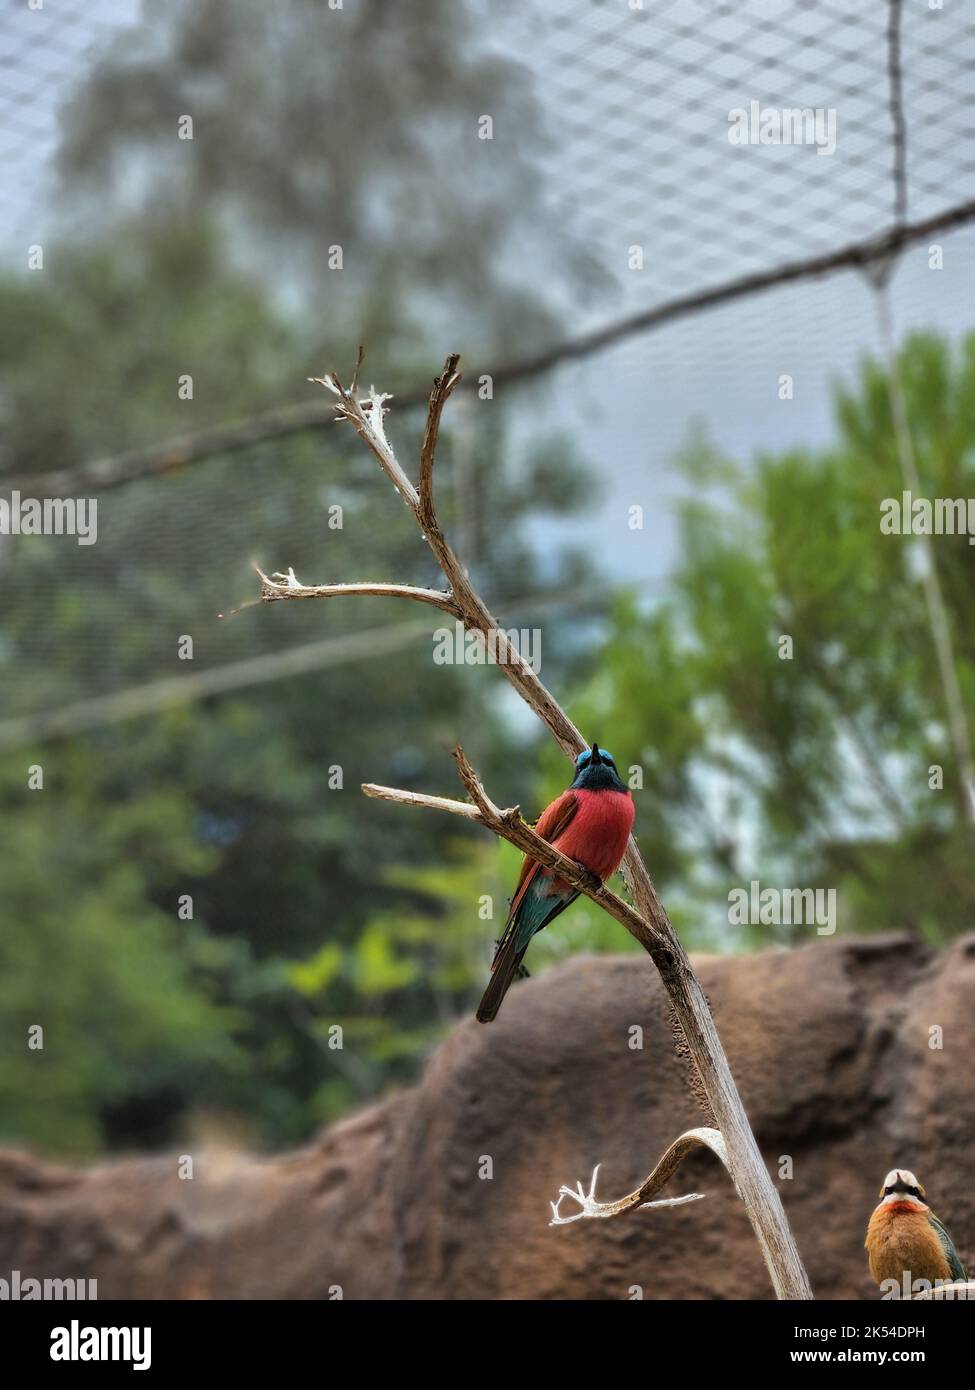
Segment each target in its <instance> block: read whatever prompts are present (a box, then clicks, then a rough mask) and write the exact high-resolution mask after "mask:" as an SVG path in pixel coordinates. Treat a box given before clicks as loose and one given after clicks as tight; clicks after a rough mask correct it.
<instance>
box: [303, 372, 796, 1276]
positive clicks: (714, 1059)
mask: <svg viewBox="0 0 975 1390" xmlns="http://www.w3.org/2000/svg"><path fill="white" fill-rule="evenodd" d="M457 360H458V359H457V357H456V355H455V354H451V355H450V356H449V357H448V358H447V360H446V362H445V364H444V371H443V373H442V374H441V376H440V377H438V378H437V380H436V382H435V384H434V389H433V393H432V394H431V397H430V402H429V409H428V418H427V431H426V434H425V436H424V438H425V442H427V459H426V461H425V463H424V464H423V473H424V478H425V481H424V494H425V495H424V501H423V506H422V509H421V505H420V495H419V493H418V492H417V490H416V489H415V488H414V487H413V484H412V483H411V482H410V481H409V479H408V478H407V477H406V475H405V474H404V472H403V470H402V468H401V467H400V465H399V463H398V461H397V459H396V456H395V454H394V453H393V450H392V448H391V446H390V444H389V441H388V440H387V439H386V435H385V429H384V426H383V418H384V416H385V413H386V406H385V402H386V401H387V400H388V399H389V397H388V396H385V395H381V394H378V393H377V392H376V391H375V389H371V390H370V393H369V396H368V397H367V398H366V399H365V400H364V401H360V400H359V398H358V395H357V393H356V392H354V391H346V390H345V389H344V388H343V387H342V386H341V384H340V383H339V382H338V380H337V379H336V378H335V377H334V376H325V377H322V378H319V380H320V381H321V383H322V385H324V386H325V387H326V388H327V389H328V390H330V391H332V392H333V393H334V394H335V395H337V396H338V397H339V405H338V406H337V407H336V409H337V411H338V414H339V418H341V419H347V420H349V421H350V422H351V423H352V425H353V426H354V428H355V429H356V430H357V431H358V433H359V434H360V435H361V436H362V438H363V440H364V441H365V443H366V444H367V446H368V447H369V449H370V450H371V452H372V453H373V455H374V456H375V457H376V459H377V460H378V462H379V464H380V467H381V468H382V469H383V471H384V472H385V473H386V475H387V477H388V478H389V479H390V481H391V482H392V484H393V486H394V487H395V488H396V490H397V492H399V494H400V496H401V497H402V498H403V499H404V501H405V502H406V503H407V505H408V506H409V507H410V508H411V509H412V511H413V514H414V516H415V517H416V520H417V523H418V525H419V526H420V528H421V530H422V532H423V535H424V537H425V539H426V541H427V544H428V545H429V547H430V549H431V551H432V552H433V555H434V557H435V558H436V560H437V563H438V564H439V566H440V568H441V570H442V571H443V574H444V577H445V578H446V580H447V585H448V593H449V596H450V601H451V602H452V603H453V604H454V605H456V609H457V612H458V614H459V620H460V621H461V622H462V623H463V624H464V627H465V628H466V629H467V630H468V631H469V632H477V633H480V634H481V635H482V636H483V637H485V639H488V640H490V641H491V642H492V643H493V645H494V649H495V652H496V664H497V665H498V667H499V669H500V670H501V671H502V673H503V674H504V676H505V677H506V678H507V680H509V681H510V683H511V684H512V685H513V686H514V688H515V689H516V690H517V691H518V693H519V694H520V695H521V697H522V698H523V699H524V700H525V702H526V703H527V704H528V705H529V706H530V708H531V709H533V710H534V711H535V713H536V714H537V715H538V717H539V719H541V720H542V722H543V723H544V724H545V726H546V727H547V728H548V730H549V732H550V733H551V734H552V737H553V738H554V739H555V741H556V742H557V743H558V745H559V747H560V748H561V749H562V751H563V752H564V753H566V754H567V755H568V756H569V757H570V758H574V757H575V756H576V755H577V754H578V753H580V752H582V750H583V749H584V748H587V747H589V745H590V742H591V740H589V739H586V738H584V737H583V736H582V733H581V732H580V730H579V729H577V728H576V726H575V724H573V722H572V720H571V719H569V717H568V715H567V714H566V713H565V711H564V710H563V709H562V707H561V706H560V705H559V703H558V701H557V700H556V699H555V698H554V696H553V695H552V694H551V693H550V691H549V690H547V689H546V687H545V686H544V685H543V684H542V682H541V680H540V679H539V677H538V675H537V674H536V672H535V671H534V670H533V669H532V667H531V666H530V665H529V663H528V662H527V661H525V660H524V658H523V657H522V656H521V654H520V652H519V651H518V650H517V648H516V646H515V645H514V644H513V643H512V642H511V641H510V639H509V638H508V637H507V635H506V634H505V632H504V630H503V628H502V627H501V625H500V624H499V623H498V622H497V621H496V620H495V619H494V617H493V616H492V614H491V612H490V610H489V609H488V607H487V605H486V604H485V603H484V601H483V600H482V599H481V597H480V595H479V594H478V593H477V592H476V590H475V589H474V588H473V586H472V584H471V583H470V580H469V578H468V575H467V572H466V570H465V569H464V567H463V565H462V564H461V562H460V561H459V559H458V558H457V556H456V555H455V553H454V551H453V549H452V548H451V546H450V545H449V544H448V542H447V540H446V538H445V536H444V534H443V531H442V530H441V527H440V524H439V521H438V520H437V515H436V509H435V506H434V498H433V487H432V474H433V454H434V451H435V445H436V438H437V431H438V427H439V421H440V415H441V412H442V409H443V403H444V401H445V400H446V396H447V395H448V394H449V389H448V388H452V385H453V382H454V380H455V377H456V365H457ZM299 587H300V586H299ZM321 587H322V588H323V589H325V590H328V589H331V588H333V587H334V586H329V585H324V586H321ZM387 592H388V590H387ZM431 592H435V591H431ZM309 596H310V595H309ZM327 596H328V594H327V593H325V594H323V595H322V597H327ZM407 596H409V595H407ZM469 790H471V788H470V787H469ZM481 791H482V792H483V788H482V789H481ZM371 794H373V795H375V794H382V793H380V792H377V791H376V790H375V789H374V790H373V792H372V793H371ZM386 794H387V795H389V796H391V797H392V798H393V799H396V793H395V792H390V791H389V789H386ZM433 800H434V799H431V798H428V799H424V800H415V801H413V802H412V803H411V804H414V805H430V804H432V803H433ZM441 809H449V807H441ZM494 810H495V811H497V808H494ZM465 814H468V816H470V813H469V812H466V813H465ZM478 814H479V816H480V817H481V818H483V817H484V815H485V811H484V809H483V808H481V809H480V810H479V813H478ZM498 815H499V816H500V817H502V818H503V816H504V815H505V813H502V812H498ZM470 818H471V819H473V817H470ZM519 820H520V817H519ZM484 823H485V824H487V823H488V822H487V821H485V822H484ZM504 824H505V828H506V829H508V830H510V831H511V832H512V833H515V829H516V827H515V826H514V824H513V823H508V822H504ZM522 825H523V823H522ZM491 828H492V829H494V828H495V827H494V826H492V827H491ZM527 828H528V827H524V829H527ZM498 833H501V831H500V830H498ZM517 833H519V834H522V833H523V831H522V830H521V829H519V830H518V832H517ZM550 849H551V847H550V846H549V850H550ZM532 852H533V853H535V854H537V856H538V858H539V859H540V861H541V862H544V861H543V860H542V854H543V851H542V849H541V847H540V846H538V845H536V846H535V849H534V851H532ZM576 869H577V870H578V866H576ZM622 871H623V876H624V878H625V879H626V881H627V883H628V884H629V887H630V890H631V892H632V894H633V899H634V903H635V914H634V915H635V918H636V921H637V922H639V930H640V934H639V936H638V939H639V940H640V941H641V944H642V945H643V946H644V948H645V950H646V951H647V952H648V953H649V955H650V956H651V958H652V960H653V962H654V964H655V965H656V966H657V969H658V970H659V971H660V975H661V979H662V980H663V983H664V986H665V988H666V990H667V993H668V994H669V996H670V1000H671V1004H672V1006H673V1011H674V1017H675V1018H676V1020H677V1024H678V1026H679V1028H680V1029H681V1031H682V1033H683V1035H684V1038H685V1040H686V1043H687V1050H688V1054H689V1056H690V1057H691V1058H692V1059H693V1063H694V1065H695V1066H696V1068H697V1070H698V1073H699V1076H700V1080H701V1086H702V1089H703V1092H704V1094H705V1095H706V1097H707V1102H708V1105H709V1107H710V1110H711V1112H712V1116H713V1119H714V1122H715V1126H716V1128H718V1129H719V1130H720V1132H721V1135H722V1137H723V1139H724V1142H725V1145H726V1149H727V1155H728V1169H729V1171H730V1173H731V1176H732V1179H733V1181H734V1184H735V1188H736V1190H737V1192H738V1195H739V1197H740V1198H741V1200H742V1203H743V1205H744V1207H745V1210H746V1212H747V1214H748V1217H749V1220H750V1221H751V1223H752V1227H753V1229H754V1231H755V1235H756V1238H757V1239H758V1242H759V1246H760V1248H761V1250H762V1254H763V1256H764V1259H765V1262H766V1265H767V1267H768V1270H769V1274H770V1277H771V1280H772V1285H773V1288H774V1290H775V1293H776V1295H777V1297H779V1298H785V1299H808V1298H811V1297H812V1291H811V1289H810V1287H809V1280H808V1278H807V1276H806V1272H805V1269H804V1268H803V1265H802V1261H801V1259H800V1257H799V1252H798V1250H797V1249H796V1244H795V1241H794V1239H793V1236H792V1232H791V1231H790V1230H789V1223H788V1220H787V1219H786V1215H785V1211H784V1210H783V1207H782V1202H781V1199H780V1197H779V1194H778V1192H777V1190H776V1188H775V1184H774V1183H773V1182H772V1180H771V1177H770V1176H769V1173H768V1170H767V1169H766V1167H765V1163H764V1161H763V1159H762V1155H761V1152H760V1150H759V1148H758V1145H757V1143H756V1142H755V1136H754V1134H753V1133H752V1131H751V1126H750V1125H749V1123H748V1117H747V1115H746V1114H745V1109H744V1106H743V1105H742V1103H741V1097H740V1096H739V1094H738V1088H737V1087H736V1085H735V1081H734V1078H733V1076H732V1074H731V1068H730V1067H729V1065H728V1059H727V1057H726V1056H725V1053H724V1049H723V1047H722V1045H721V1039H720V1037H719V1036H718V1031H717V1029H716V1027H715V1025H714V1019H713V1018H712V1017H711V1010H710V1008H709V1006H708V1002H707V999H706V998H705V995H704V991H703V990H702V989H701V986H700V983H699V981H698V980H697V977H696V976H695V974H694V972H693V970H692V968H691V964H690V961H689V960H688V958H687V954H686V952H685V951H684V948H683V946H682V944H681V942H680V940H679V939H678V936H677V933H676V932H675V930H674V927H673V924H672V923H671V921H670V918H669V917H668V915H667V912H666V910H665V909H664V906H663V904H662V903H661V901H660V899H659V898H658V896H657V893H656V890H655V888H654V886H653V882H652V880H651V878H650V875H649V873H648V871H647V867H646V865H645V864H644V862H643V859H642V857H641V855H640V851H639V849H638V847H637V844H636V841H635V840H634V839H633V838H632V837H631V838H630V842H629V845H628V847H627V851H626V855H625V857H624V860H623V866H622ZM570 881H571V880H570ZM580 891H582V892H587V894H588V896H592V895H593V890H592V888H591V885H590V887H589V888H588V889H587V888H586V887H583V886H581V885H580ZM605 891H606V890H602V892H603V893H605ZM609 897H610V898H614V897H615V895H612V894H611V895H609ZM596 900H597V901H599V902H600V905H601V906H604V907H606V909H607V911H609V910H611V908H610V905H609V903H608V901H607V900H606V899H604V898H602V897H598V896H597V898H596ZM616 901H618V902H620V904H621V906H622V908H624V909H626V910H627V911H632V909H628V908H627V905H626V904H625V903H622V900H621V899H617V900H616ZM614 915H616V913H615V912H614ZM620 920H622V918H620ZM624 925H626V926H627V927H628V928H629V929H631V930H632V928H633V926H635V925H636V922H634V923H633V924H631V923H630V922H625V923H624ZM635 934H636V933H635Z"/></svg>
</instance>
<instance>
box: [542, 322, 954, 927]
mask: <svg viewBox="0 0 975 1390" xmlns="http://www.w3.org/2000/svg"><path fill="white" fill-rule="evenodd" d="M899 370H900V373H901V375H902V379H903V381H904V385H905V391H906V395H907V401H908V410H909V416H910V420H911V426H912V430H913V434H914V439H915V445H916V449H917V455H918V462H919V468H920V473H921V478H922V482H923V486H924V490H925V495H926V496H928V497H932V498H934V497H939V498H968V497H971V496H973V495H975V335H971V336H969V337H968V338H967V339H966V340H965V342H964V344H963V345H962V346H961V347H960V348H959V349H957V350H956V351H954V352H953V351H952V350H951V349H950V348H949V345H948V344H947V343H946V342H945V341H943V340H941V339H939V338H938V337H936V336H933V335H928V334H920V333H918V334H914V335H912V336H911V337H909V338H908V339H907V340H906V342H905V343H904V345H903V348H902V350H901V352H900V354H899ZM836 429H837V438H836V443H835V445H834V446H833V447H832V448H830V449H828V450H824V451H821V452H810V451H802V450H793V451H790V452H788V453H785V454H781V455H775V456H764V457H760V458H759V459H757V460H756V461H755V463H754V466H751V467H739V466H736V465H735V464H733V463H732V462H731V461H729V460H728V459H726V458H724V457H722V456H721V454H720V453H719V452H718V451H717V450H716V449H715V448H714V447H712V446H711V445H710V444H709V443H708V441H707V438H706V437H705V436H703V435H702V434H701V433H700V432H697V433H695V434H694V435H693V436H692V438H691V441H690V443H689V446H688V448H687V449H686V450H685V452H684V454H683V456H682V458H681V459H680V460H679V466H680V467H681V469H682V471H683V473H684V475H685V477H686V478H687V481H688V483H689V485H690V492H691V494H692V500H690V501H688V502H687V503H686V504H685V505H684V506H683V507H682V510H681V536H682V545H681V561H680V564H679V566H678V569H677V572H676V574H675V576H674V593H673V596H672V597H671V598H670V599H669V600H667V601H666V602H665V603H663V604H662V605H660V606H659V607H656V608H654V610H653V611H652V612H646V611H643V610H641V609H640V608H639V607H638V606H637V605H636V604H635V603H634V602H633V601H632V600H623V601H621V603H620V604H619V607H618V609H617V613H616V617H615V621H614V622H613V624H612V629H611V632H610V634H609V637H608V639H607V641H606V643H605V645H604V646H603V648H602V650H601V652H600V658H599V662H598V667H597V672H598V673H597V674H596V675H595V676H594V677H593V678H592V680H591V682H590V683H589V684H588V685H587V686H586V687H585V689H584V691H583V692H582V694H581V697H580V699H579V700H578V702H577V704H575V705H574V706H573V709H574V712H576V711H577V713H576V717H577V719H580V720H581V721H582V726H583V727H584V728H587V729H589V728H592V729H604V728H605V729H609V728H611V729H612V731H613V739H614V740H615V741H616V743H618V744H619V747H616V746H615V744H614V748H613V751H614V753H616V755H617V757H618V760H619V762H620V764H621V766H629V765H634V766H637V767H639V768H640V769H641V773H642V778H643V788H642V790H641V791H637V792H636V796H637V801H638V812H637V831H638V834H639V838H640V842H641V846H642V848H643V851H644V853H645V855H646V857H647V862H648V864H650V866H651V868H652V870H653V872H654V874H655V877H656V878H657V879H658V881H659V883H660V886H661V888H662V890H663V892H664V895H665V899H666V901H667V903H668V906H669V907H670V909H671V911H672V913H673V915H674V917H675V921H677V922H678V924H679V925H680V927H681V929H682V931H683V933H684V935H685V938H686V939H687V940H689V941H690V942H691V943H692V944H695V945H699V946H709V947H721V948H724V949H728V948H729V947H730V948H741V947H745V946H751V945H756V944H769V943H770V942H772V941H776V940H778V941H784V940H788V939H795V937H796V936H797V935H802V934H806V935H807V936H808V933H809V930H810V928H808V927H799V928H791V929H790V928H789V927H781V928H776V927H764V926H762V927H756V928H754V929H749V928H741V927H737V926H735V927H732V926H730V925H729V922H728V898H727V894H728V892H729V890H730V889H731V888H733V887H746V888H747V886H748V884H749V883H750V882H751V880H753V879H758V880H759V881H760V883H761V884H762V886H763V887H764V886H772V887H784V886H793V885H796V886H803V887H816V886H822V887H835V888H836V889H837V891H838V902H839V930H841V931H845V932H854V931H876V930H883V929H895V928H903V929H907V930H910V931H912V932H915V933H917V934H918V935H920V936H923V937H925V938H926V939H929V940H932V941H943V940H945V939H948V938H950V937H951V936H953V935H955V934H956V933H958V932H962V931H966V930H969V929H970V927H971V922H972V918H973V912H975V876H973V874H972V870H971V865H972V833H973V832H972V827H971V824H970V822H969V821H968V817H967V815H966V813H965V807H964V795H963V788H962V786H961V785H960V777H959V772H958V769H957V767H956V766H955V760H954V756H953V752H952V746H951V742H950V740H949V737H948V731H947V726H946V718H945V706H944V699H943V694H942V688H941V683H940V679H939V673H938V665H937V661H936V658H935V652H934V647H933V643H932V638H931V632H930V629H929V625H928V617H927V612H926V609H925V605H924V600H923V594H922V590H921V585H920V583H919V580H918V563H919V556H918V544H917V541H916V540H915V539H914V538H913V537H910V536H892V535H885V534H882V533H881V529H880V520H881V503H882V501H883V499H885V498H890V497H896V498H898V499H899V498H900V496H901V491H902V483H901V476H900V470H899V466H898V461H897V453H896V445H895V438H894V433H893V429H892V424H891V413H890V405H889V398H888V389H887V381H886V377H885V373H884V370H883V369H882V368H881V367H880V366H878V365H877V364H876V363H875V362H873V361H866V362H865V363H864V364H863V366H862V369H861V373H860V379H859V383H858V386H857V387H856V389H847V390H838V391H837V393H836ZM933 544H934V548H935V555H936V563H937V566H938V572H939V575H940V578H941V583H942V587H943V590H944V594H945V600H946V604H947V607H948V610H949V616H950V621H951V626H952V630H953V637H954V646H955V654H956V660H957V666H958V674H959V679H960V682H961V687H962V691H963V696H964V700H965V703H966V707H967V709H968V710H969V711H970V710H971V709H972V707H973V705H975V634H973V629H972V625H971V623H970V622H969V621H968V614H969V612H970V609H971V604H972V600H973V596H975V575H973V569H972V550H971V547H970V546H969V543H968V538H967V537H966V536H964V535H956V536H935V537H934V539H933ZM783 636H789V637H791V639H792V643H793V655H792V658H791V659H788V660H783V659H781V657H780V646H779V641H780V638H781V637H783ZM607 737H608V735H607ZM549 758H550V772H549V775H548V779H547V783H546V786H545V788H544V789H543V795H545V794H551V793H554V791H555V789H556V788H557V787H559V786H561V785H562V784H563V780H564V775H565V774H564V768H563V766H562V764H561V761H560V760H559V759H558V758H557V757H553V756H551V755H549ZM935 766H940V767H942V768H943V770H944V789H943V790H936V789H932V788H931V786H930V785H929V768H932V767H935Z"/></svg>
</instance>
